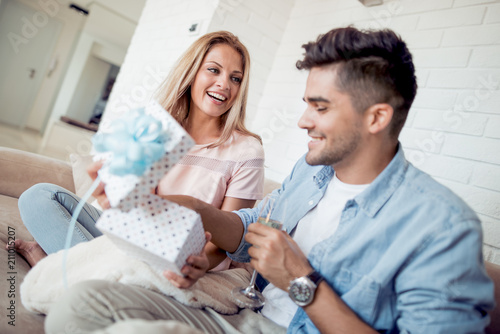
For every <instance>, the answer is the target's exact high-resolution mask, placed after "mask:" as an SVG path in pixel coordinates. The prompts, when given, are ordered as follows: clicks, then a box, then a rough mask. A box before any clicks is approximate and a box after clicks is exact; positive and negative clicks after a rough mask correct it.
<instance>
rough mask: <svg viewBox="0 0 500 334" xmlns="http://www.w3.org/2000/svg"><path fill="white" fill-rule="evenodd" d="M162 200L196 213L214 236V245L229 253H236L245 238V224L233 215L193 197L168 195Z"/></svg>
mask: <svg viewBox="0 0 500 334" xmlns="http://www.w3.org/2000/svg"><path fill="white" fill-rule="evenodd" d="M161 197H162V198H164V199H166V200H168V201H171V202H175V203H177V204H179V205H182V206H185V207H187V208H189V209H191V210H194V211H196V212H197V213H198V214H199V215H200V216H201V220H202V221H203V227H204V228H205V230H206V231H208V232H210V233H211V234H212V240H211V241H212V243H214V244H215V245H217V246H218V247H219V248H222V249H223V250H225V251H227V252H230V253H232V252H234V251H236V249H237V248H238V246H239V244H240V241H241V238H242V237H243V231H244V229H243V224H242V222H241V219H240V217H239V216H238V215H237V214H235V213H233V212H227V211H222V210H219V209H216V208H214V207H213V206H212V205H210V204H208V203H205V202H203V201H200V200H198V199H196V198H194V197H191V196H184V195H168V196H161Z"/></svg>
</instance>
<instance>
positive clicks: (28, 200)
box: [16, 31, 264, 287]
mask: <svg viewBox="0 0 500 334" xmlns="http://www.w3.org/2000/svg"><path fill="white" fill-rule="evenodd" d="M249 73H250V57H249V53H248V51H247V49H246V48H245V46H244V45H243V44H242V43H241V42H240V41H239V40H238V38H237V37H236V36H234V35H233V34H231V33H229V32H226V31H219V32H214V33H209V34H206V35H204V36H202V37H200V38H199V39H198V40H197V41H195V42H194V43H193V44H192V45H191V46H190V47H189V48H188V50H187V51H186V52H185V53H184V54H183V55H182V56H181V58H180V59H179V61H178V62H177V64H176V65H175V66H174V67H173V70H172V71H171V73H170V74H169V76H168V77H167V79H166V80H165V82H164V83H163V84H162V86H161V87H160V89H159V90H158V94H157V99H158V101H159V102H160V103H161V104H162V106H163V107H164V108H165V110H167V111H168V112H169V113H170V114H171V115H172V116H173V117H174V118H175V119H176V120H177V121H178V122H179V123H180V124H181V125H182V126H183V127H184V128H185V129H186V131H187V132H188V133H189V134H190V135H191V137H192V138H193V139H194V140H195V142H196V145H195V147H193V148H192V150H191V151H190V152H189V153H188V154H187V155H186V156H185V157H184V158H183V159H182V160H181V161H180V162H179V163H178V164H177V165H176V166H174V167H173V168H172V169H171V171H169V173H168V174H166V175H165V177H164V178H163V179H162V180H161V181H160V183H159V185H158V187H157V189H156V191H157V193H158V194H159V195H171V194H179V195H190V196H193V197H196V198H198V199H201V200H203V201H205V202H207V203H210V204H212V205H213V206H215V207H217V208H220V209H222V210H226V211H232V210H238V209H241V208H245V207H252V206H253V205H254V203H255V201H256V200H257V199H260V198H261V197H262V192H263V180H264V169H263V164H264V153H263V149H262V145H261V141H260V138H259V137H258V136H257V135H256V134H253V133H251V132H250V131H248V130H247V129H246V127H245V125H244V120H245V111H246V102H247V97H248V82H249ZM99 168H100V165H99V164H97V163H96V164H93V165H92V166H91V167H90V168H89V171H92V172H96V171H97V170H98V169H99ZM99 191H100V192H101V193H102V194H103V195H104V192H103V189H102V188H100V189H98V192H99ZM99 198H100V199H101V200H100V203H99V204H100V205H101V206H102V207H103V208H106V207H108V203H107V199H106V197H105V196H99ZM79 200H80V199H79V198H78V197H77V196H76V195H74V194H72V193H71V192H69V191H67V190H66V189H63V188H61V187H58V186H56V185H52V184H38V185H35V186H33V187H32V188H30V189H28V190H27V191H26V192H25V193H23V194H22V196H21V197H20V199H19V209H20V213H21V218H22V219H23V222H24V224H25V226H26V227H27V229H28V230H29V231H30V233H31V234H32V235H33V237H34V238H35V240H36V242H27V241H23V240H18V241H16V249H17V251H18V252H19V253H20V254H21V255H23V256H24V257H25V258H26V259H27V260H28V262H29V263H30V264H31V265H32V266H33V265H35V264H36V263H37V262H38V261H39V260H41V259H42V258H43V257H45V256H46V255H47V254H50V253H53V252H56V251H58V250H60V249H62V248H63V247H64V242H65V236H66V233H67V228H68V224H69V221H70V219H71V215H72V212H73V210H74V209H75V208H76V206H77V204H78V202H79ZM100 214H101V212H100V211H99V210H97V209H96V208H95V207H93V206H91V205H85V207H84V209H83V210H82V212H81V213H80V216H79V217H78V219H77V227H76V228H75V231H74V233H73V240H72V245H75V244H77V243H79V242H83V241H88V240H91V239H93V238H95V237H98V236H100V235H101V232H100V231H99V230H98V229H97V228H96V227H95V222H96V221H97V219H98V218H99V216H100ZM205 250H206V252H207V253H209V254H210V256H208V258H207V257H206V256H205V255H203V256H192V257H190V258H189V259H188V263H190V264H191V266H186V267H184V268H183V270H182V273H183V274H184V277H169V278H171V279H172V280H173V281H174V282H175V284H177V285H178V286H181V287H187V286H190V285H191V284H193V283H194V282H195V281H196V279H197V278H198V277H200V276H201V275H202V274H203V273H204V272H205V271H206V270H207V269H211V268H214V267H216V266H218V267H217V270H222V269H225V268H228V266H229V261H228V259H227V258H226V255H225V253H224V252H221V251H219V250H218V249H217V247H215V246H214V245H213V244H211V243H207V246H206V249H205ZM208 259H209V260H208ZM207 261H209V263H207ZM167 277H168V274H167Z"/></svg>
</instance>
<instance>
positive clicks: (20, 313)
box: [0, 147, 500, 334]
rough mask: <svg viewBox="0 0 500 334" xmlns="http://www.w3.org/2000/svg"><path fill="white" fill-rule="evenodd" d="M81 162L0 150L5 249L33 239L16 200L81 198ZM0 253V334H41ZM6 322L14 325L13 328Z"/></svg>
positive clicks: (16, 276) (494, 328)
mask: <svg viewBox="0 0 500 334" xmlns="http://www.w3.org/2000/svg"><path fill="white" fill-rule="evenodd" d="M85 162H86V161H85V160H84V159H81V158H79V157H77V156H76V157H72V161H71V163H67V162H64V161H60V160H55V159H51V158H47V157H43V156H40V155H36V154H32V153H27V152H23V151H18V150H13V149H8V148H3V147H0V175H1V176H0V244H1V245H5V244H7V242H8V240H9V238H14V237H15V238H16V239H25V240H32V239H33V238H32V236H31V235H30V234H29V232H28V231H27V230H26V228H25V227H24V225H23V224H22V221H21V218H20V216H19V210H18V208H17V199H18V198H19V196H20V195H21V194H22V193H23V191H24V190H26V189H27V188H29V187H31V186H32V185H34V184H36V183H41V182H49V183H54V184H58V185H60V186H62V187H64V188H66V189H68V190H71V191H73V192H75V193H77V194H81V193H82V192H84V191H85V188H86V187H87V186H88V185H89V178H87V176H86V175H85ZM277 185H278V184H277V183H275V182H272V181H266V184H265V189H264V191H265V192H269V191H271V190H272V189H274V188H276V186H277ZM0 253H1V258H2V259H3V260H2V261H0V266H2V268H1V270H0V273H1V274H0V291H1V292H0V293H1V296H2V297H1V298H0V309H1V310H2V316H1V318H0V319H2V320H1V322H0V333H5V334H8V333H16V334H20V333H23V334H24V333H30V334H38V333H43V332H44V331H43V321H44V316H42V315H38V314H33V313H31V312H29V311H27V310H26V309H25V308H24V307H23V306H22V304H21V299H20V296H19V288H20V285H21V282H22V280H23V277H24V276H25V275H26V273H27V272H28V270H29V269H30V266H29V265H28V263H27V262H26V261H25V260H24V259H23V258H22V257H21V256H19V255H17V254H12V252H11V253H9V252H8V251H7V250H6V249H4V248H3V247H0ZM10 266H12V267H10ZM486 269H487V271H488V273H489V275H490V276H491V277H492V278H493V280H494V281H495V287H496V289H495V300H496V302H497V305H498V306H497V308H496V309H495V310H493V311H492V313H491V320H492V322H491V324H490V326H489V327H488V329H487V333H499V334H500V265H496V264H493V263H486ZM11 313H12V314H11ZM9 316H11V318H9ZM11 321H14V322H11ZM9 322H11V323H13V324H15V327H14V326H12V325H10V324H9Z"/></svg>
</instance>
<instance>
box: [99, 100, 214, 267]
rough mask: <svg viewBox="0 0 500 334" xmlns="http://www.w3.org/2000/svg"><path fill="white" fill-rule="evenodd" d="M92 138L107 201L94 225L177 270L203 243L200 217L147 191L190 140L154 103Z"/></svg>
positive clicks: (135, 253)
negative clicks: (107, 205) (106, 205)
mask: <svg viewBox="0 0 500 334" xmlns="http://www.w3.org/2000/svg"><path fill="white" fill-rule="evenodd" d="M93 141H94V148H95V149H96V150H97V151H99V152H104V153H101V154H98V155H96V158H97V159H105V164H104V166H103V167H102V168H101V170H100V171H99V177H100V178H101V180H102V182H103V183H104V184H105V191H106V195H107V197H108V199H109V203H110V206H111V209H108V210H105V211H104V212H103V214H102V215H101V217H100V218H99V220H98V221H97V225H96V226H97V227H98V228H99V229H100V230H101V231H102V232H103V233H104V234H106V235H108V237H109V238H110V239H111V240H113V242H114V243H115V244H116V245H117V246H118V247H119V248H121V249H122V250H124V251H125V252H127V253H129V254H130V255H132V256H135V257H138V258H139V259H141V260H143V261H145V262H147V263H148V264H150V265H151V266H152V267H153V268H155V269H157V270H159V271H163V270H165V269H169V270H172V271H174V272H177V273H180V269H181V268H182V266H183V265H184V264H185V261H186V259H187V257H188V256H189V255H191V254H199V253H200V252H201V251H202V249H203V246H204V245H205V233H204V230H203V225H202V222H201V218H200V216H199V215H198V214H197V213H196V212H194V211H192V210H189V209H187V208H185V207H182V206H179V205H177V204H175V203H172V202H169V201H167V200H164V199H162V198H161V197H159V196H157V195H154V194H152V193H151V192H152V190H153V189H154V188H156V186H157V185H158V182H159V181H160V179H161V178H162V177H163V176H164V175H165V173H167V171H168V170H169V169H170V168H171V167H172V166H173V165H174V164H175V163H177V162H178V161H179V160H180V159H181V158H182V157H183V156H184V155H185V154H186V153H187V152H188V151H189V149H190V148H191V147H192V146H193V145H194V141H193V140H192V139H191V137H190V136H189V135H188V134H187V133H186V132H185V130H184V129H183V128H182V127H181V126H180V125H179V124H178V123H177V122H176V121H175V120H174V119H173V118H172V116H170V114H169V113H167V112H166V111H165V110H164V109H163V107H161V106H160V105H159V104H158V103H157V102H154V103H152V104H150V105H148V106H147V107H145V108H144V109H140V110H134V111H131V112H130V114H127V115H125V116H124V117H123V118H120V119H119V120H116V121H115V122H114V123H113V126H112V127H111V129H110V131H108V132H102V133H99V134H98V135H96V136H95V137H94V140H93Z"/></svg>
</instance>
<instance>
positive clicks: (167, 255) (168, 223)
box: [97, 194, 205, 274]
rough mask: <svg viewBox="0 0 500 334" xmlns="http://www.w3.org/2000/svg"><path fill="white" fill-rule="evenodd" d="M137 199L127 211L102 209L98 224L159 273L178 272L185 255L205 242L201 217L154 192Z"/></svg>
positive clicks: (201, 246)
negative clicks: (166, 271) (136, 204)
mask: <svg viewBox="0 0 500 334" xmlns="http://www.w3.org/2000/svg"><path fill="white" fill-rule="evenodd" d="M139 202H140V204H139V205H138V206H137V207H134V208H132V209H130V210H129V211H128V212H123V211H121V210H120V209H117V208H112V209H109V210H106V211H104V212H103V214H102V216H101V218H100V219H99V221H98V225H97V226H98V227H99V228H100V229H101V230H102V231H103V233H105V234H106V235H107V236H108V237H109V238H110V239H111V240H112V241H113V242H114V243H115V244H116V245H117V246H118V247H120V248H121V249H122V250H124V251H125V252H126V253H128V254H130V255H131V256H134V257H137V258H139V259H141V260H143V261H145V262H146V263H148V264H149V265H150V266H151V267H153V268H154V269H156V270H158V271H160V272H162V271H163V270H167V269H168V270H171V271H173V272H177V273H179V274H180V269H181V268H182V266H183V265H184V264H185V263H186V259H187V257H188V256H189V255H191V254H199V253H200V252H201V250H202V249H203V246H204V245H205V232H204V230H203V225H202V223H201V219H200V216H199V215H198V214H197V213H196V212H194V211H193V210H189V209H187V208H185V207H183V206H179V205H177V204H175V203H172V202H169V201H166V200H164V199H162V198H160V197H158V196H156V195H153V194H145V195H142V196H141V197H140V200H139Z"/></svg>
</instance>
